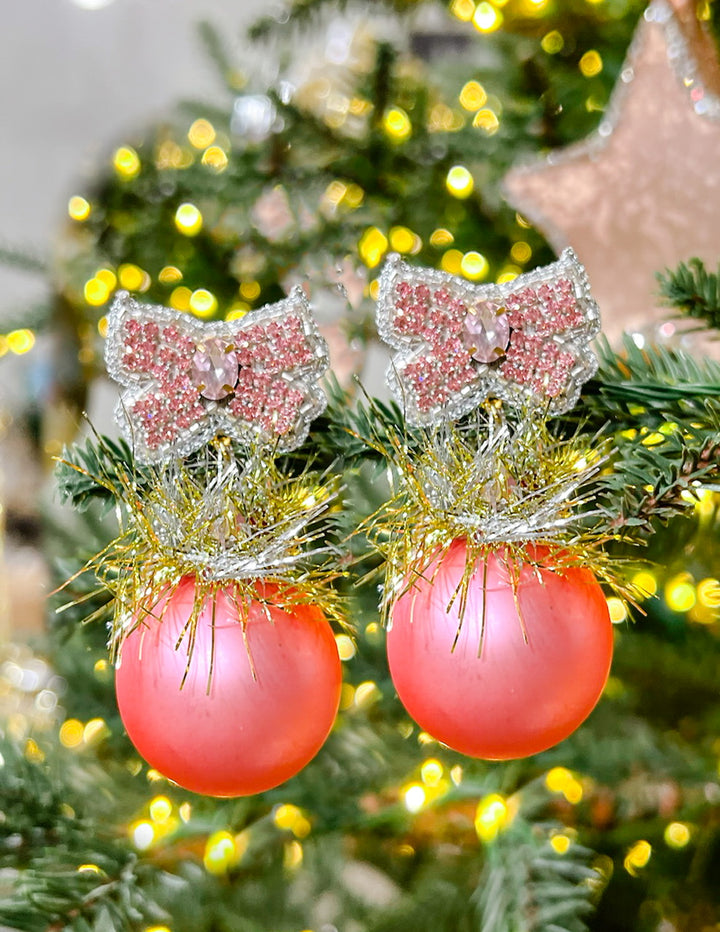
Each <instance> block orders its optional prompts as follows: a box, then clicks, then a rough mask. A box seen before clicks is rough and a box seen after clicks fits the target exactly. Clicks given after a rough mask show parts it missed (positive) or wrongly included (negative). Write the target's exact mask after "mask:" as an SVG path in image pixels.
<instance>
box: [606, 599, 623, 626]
mask: <svg viewBox="0 0 720 932" xmlns="http://www.w3.org/2000/svg"><path fill="white" fill-rule="evenodd" d="M607 606H608V611H609V612H610V621H611V622H612V623H613V624H614V625H619V624H620V623H621V622H623V621H625V619H626V618H627V616H628V612H627V606H626V605H625V603H624V602H623V600H622V599H618V598H617V596H614V595H611V596H610V597H609V598H608V600H607Z"/></svg>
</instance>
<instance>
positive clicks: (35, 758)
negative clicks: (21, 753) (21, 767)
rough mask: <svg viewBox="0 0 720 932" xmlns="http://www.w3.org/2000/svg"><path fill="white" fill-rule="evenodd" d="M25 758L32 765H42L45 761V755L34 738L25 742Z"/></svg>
mask: <svg viewBox="0 0 720 932" xmlns="http://www.w3.org/2000/svg"><path fill="white" fill-rule="evenodd" d="M25 757H26V759H27V760H29V761H30V763H31V764H42V762H43V761H44V760H45V753H44V751H43V750H42V749H41V748H40V746H39V745H38V743H37V741H35V739H34V738H28V739H27V741H26V742H25Z"/></svg>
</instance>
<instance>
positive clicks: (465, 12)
mask: <svg viewBox="0 0 720 932" xmlns="http://www.w3.org/2000/svg"><path fill="white" fill-rule="evenodd" d="M450 12H451V13H452V15H453V16H454V17H455V18H456V19H459V20H461V21H462V22H463V23H469V22H470V20H471V19H472V18H473V15H474V13H475V2H474V0H452V3H451V4H450Z"/></svg>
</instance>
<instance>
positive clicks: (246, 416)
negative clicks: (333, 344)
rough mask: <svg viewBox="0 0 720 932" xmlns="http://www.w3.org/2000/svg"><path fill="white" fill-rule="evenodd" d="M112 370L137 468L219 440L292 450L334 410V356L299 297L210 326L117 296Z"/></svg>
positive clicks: (297, 293)
mask: <svg viewBox="0 0 720 932" xmlns="http://www.w3.org/2000/svg"><path fill="white" fill-rule="evenodd" d="M105 361H106V365H107V370H108V373H109V375H110V376H111V377H112V378H113V379H115V381H117V382H119V383H120V385H122V386H124V388H125V390H124V391H123V392H122V395H121V398H120V401H119V403H118V405H117V408H116V410H115V417H116V420H117V421H118V423H119V425H120V427H121V429H122V431H123V434H124V435H125V437H126V438H127V439H128V441H129V442H130V443H131V445H132V447H133V450H134V454H135V457H136V458H137V460H138V462H140V463H161V462H165V461H167V460H170V459H173V458H176V457H183V456H188V455H189V454H190V453H193V452H194V451H195V450H198V449H199V448H200V447H202V446H203V445H204V444H205V443H207V442H208V441H209V440H211V439H212V438H213V437H215V436H216V435H218V434H222V435H225V436H227V437H230V438H231V439H233V440H236V441H238V442H240V443H250V442H260V443H263V444H269V445H273V446H274V447H275V448H276V449H277V450H278V452H285V451H287V450H292V449H295V448H296V447H297V446H299V445H300V444H301V443H302V442H303V440H304V439H305V437H306V436H307V433H308V430H309V427H310V422H311V421H312V420H313V419H314V418H315V417H317V416H318V415H319V414H320V413H321V412H322V411H323V410H324V409H325V406H326V404H327V399H326V397H325V394H324V392H323V391H322V389H321V388H320V386H319V385H318V380H319V379H320V378H321V377H322V376H323V375H324V373H325V372H326V371H327V368H328V351H327V346H326V344H325V341H324V340H323V339H322V337H321V336H320V334H319V333H318V330H317V326H316V324H315V321H314V320H313V318H312V316H311V313H310V306H309V304H308V302H307V300H306V298H305V295H304V294H303V292H302V289H300V288H296V289H293V291H292V293H291V294H290V296H289V297H288V298H285V299H284V300H282V301H278V302H277V303H276V304H269V305H266V306H265V307H263V308H261V309H259V310H258V311H255V312H253V313H251V314H248V315H247V316H245V317H243V318H241V319H238V320H232V321H214V322H212V323H207V324H205V323H202V322H200V321H199V320H196V319H195V318H193V317H190V316H189V315H187V314H181V313H178V312H177V311H174V310H171V309H170V308H166V307H162V306H160V305H148V304H140V303H138V302H137V301H135V299H134V298H132V297H131V296H130V295H129V294H128V293H127V292H119V293H118V294H117V296H116V297H115V300H114V302H113V305H112V308H111V310H110V313H109V315H108V335H107V341H106V344H105Z"/></svg>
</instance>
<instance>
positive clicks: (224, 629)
mask: <svg viewBox="0 0 720 932" xmlns="http://www.w3.org/2000/svg"><path fill="white" fill-rule="evenodd" d="M260 585H262V584H259V586H260ZM274 592H275V590H274V589H273V588H271V587H270V586H266V587H265V589H264V599H266V600H268V601H267V603H266V604H260V602H258V601H253V602H251V603H250V605H249V607H248V609H247V615H246V616H240V615H239V613H238V606H237V604H236V602H235V601H234V600H233V598H232V584H229V585H228V588H227V590H223V589H220V590H218V591H217V593H216V594H215V596H214V597H211V596H208V597H207V598H206V599H205V602H204V603H203V605H202V607H201V609H200V613H199V616H198V619H197V628H196V635H195V642H194V645H193V651H192V658H191V660H190V667H189V673H188V675H187V679H186V680H185V683H184V685H183V686H182V689H181V688H180V684H181V682H182V678H183V675H184V673H185V668H186V665H187V662H188V639H189V631H188V630H186V625H187V622H188V619H189V618H190V616H191V613H192V609H193V601H194V599H195V580H194V578H193V577H189V576H186V577H184V578H183V579H182V580H181V582H180V583H179V585H178V586H177V587H176V588H174V589H173V590H172V591H168V592H167V593H165V594H163V595H162V596H161V597H160V598H159V599H158V601H157V603H156V604H155V606H154V607H153V608H152V614H151V615H148V614H147V613H145V612H143V613H142V614H139V615H138V616H137V619H136V620H138V621H139V625H138V627H137V628H136V629H135V630H134V631H133V632H132V633H131V634H130V635H128V637H127V638H126V639H125V641H124V643H123V645H122V648H121V652H120V659H119V665H118V669H117V676H116V680H115V683H116V687H115V688H116V693H117V701H118V707H119V709H120V715H121V718H122V720H123V723H124V725H125V728H126V729H127V732H128V735H129V736H130V740H131V741H132V742H133V744H134V745H135V747H136V748H137V750H138V751H139V752H140V754H141V755H142V756H143V757H144V758H145V760H146V761H147V762H148V763H149V764H150V765H151V766H152V767H154V768H155V769H156V770H159V771H160V773H162V774H164V775H165V776H166V777H169V778H170V779H171V780H174V781H175V782H176V783H179V784H180V786H183V787H185V789H188V790H192V791H193V792H195V793H204V794H206V795H208V796H247V795H250V794H252V793H260V792H262V791H264V790H268V789H270V788H271V787H274V786H277V785H278V784H280V783H283V782H284V781H285V780H287V779H289V778H290V777H292V776H294V774H296V773H297V772H298V771H299V770H301V769H302V768H303V767H304V766H305V765H306V764H307V763H308V762H309V761H310V760H311V759H312V758H313V757H314V756H315V754H316V753H317V752H318V750H319V749H320V747H321V746H322V744H323V742H324V741H325V739H326V738H327V736H328V733H329V732H330V729H331V727H332V725H333V722H334V720H335V715H336V713H337V709H338V704H339V701H340V686H341V677H342V674H341V665H340V658H339V656H338V651H337V646H336V643H335V637H334V635H333V632H332V629H331V628H330V625H329V624H328V622H327V620H326V618H325V616H324V615H323V613H322V612H321V611H320V609H319V608H318V607H317V606H314V605H305V604H302V605H292V606H287V607H282V608H281V607H278V606H275V605H273V604H272V596H273V594H274ZM238 601H239V602H240V604H241V606H242V602H241V600H238ZM213 603H214V604H213ZM243 617H244V627H245V636H243ZM178 645H179V646H178ZM211 658H212V673H211V672H210V664H211ZM250 658H252V664H253V667H254V670H255V678H253V674H252V668H251V665H250ZM208 683H209V690H208Z"/></svg>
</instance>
